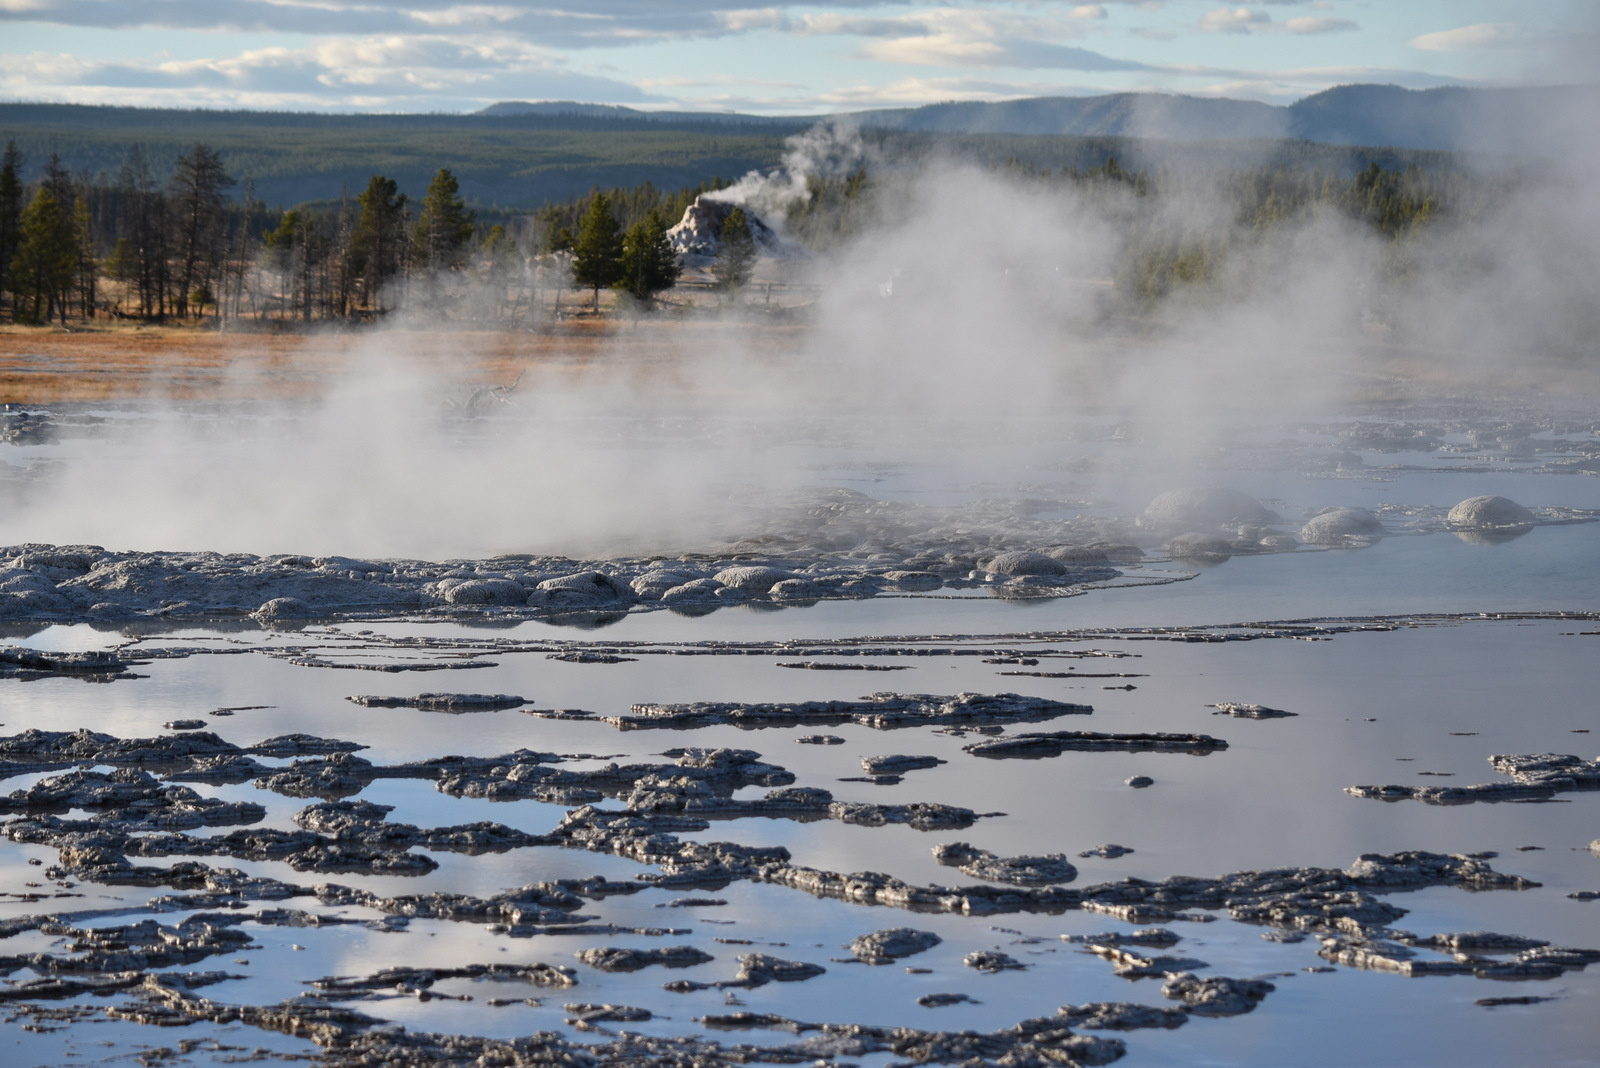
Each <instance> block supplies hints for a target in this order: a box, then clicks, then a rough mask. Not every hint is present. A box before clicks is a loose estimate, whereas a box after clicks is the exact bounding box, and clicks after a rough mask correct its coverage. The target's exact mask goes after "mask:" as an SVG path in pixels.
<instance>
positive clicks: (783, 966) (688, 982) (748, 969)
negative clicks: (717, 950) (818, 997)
mask: <svg viewBox="0 0 1600 1068" xmlns="http://www.w3.org/2000/svg"><path fill="white" fill-rule="evenodd" d="M707 959H710V958H709V957H708V958H707ZM827 970H828V969H826V968H824V967H823V966H822V965H820V964H809V963H807V962H805V961H800V960H784V959H783V958H781V957H773V956H769V955H768V954H766V953H746V954H744V955H742V956H741V957H740V958H739V973H738V975H736V976H735V977H734V978H732V979H723V980H721V981H720V982H714V983H703V982H698V981H696V980H694V979H675V980H673V981H672V982H670V983H667V984H665V985H664V986H663V987H662V989H664V990H667V991H669V992H671V993H674V994H688V993H692V992H694V991H696V990H754V989H755V988H756V987H758V986H766V985H767V984H768V983H800V982H804V981H805V980H807V979H815V978H816V977H817V976H819V975H822V974H824V973H825V972H826V971H827Z"/></svg>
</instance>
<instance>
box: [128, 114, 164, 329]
mask: <svg viewBox="0 0 1600 1068" xmlns="http://www.w3.org/2000/svg"><path fill="white" fill-rule="evenodd" d="M117 186H118V191H119V193H120V194H121V195H122V196H123V197H124V198H125V199H126V201H127V203H128V205H129V207H128V212H127V214H126V216H125V220H124V223H123V226H124V229H125V233H123V235H122V236H124V237H126V238H127V239H128V240H129V241H131V242H132V244H133V249H134V258H135V262H136V264H137V270H136V272H135V275H134V277H133V278H132V279H131V281H132V282H133V283H134V285H135V287H136V289H137V291H138V294H139V314H140V315H142V316H144V317H145V318H146V319H163V318H165V317H166V314H167V276H168V267H169V264H168V260H167V214H168V213H167V198H166V194H164V193H163V192H162V191H161V188H160V186H158V185H157V184H156V181H155V177H154V176H153V175H152V174H151V173H150V167H149V164H147V163H146V162H145V158H144V150H143V149H142V148H141V147H140V146H139V145H138V144H135V145H134V146H133V147H132V148H131V149H129V150H128V158H127V160H126V161H125V162H124V163H123V165H122V169H121V170H120V171H119V172H118V174H117Z"/></svg>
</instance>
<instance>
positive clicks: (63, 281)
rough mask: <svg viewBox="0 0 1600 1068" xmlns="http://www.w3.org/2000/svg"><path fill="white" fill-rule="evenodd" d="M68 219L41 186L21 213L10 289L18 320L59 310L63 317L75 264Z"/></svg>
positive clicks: (39, 318) (41, 317) (36, 319)
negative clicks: (19, 237)
mask: <svg viewBox="0 0 1600 1068" xmlns="http://www.w3.org/2000/svg"><path fill="white" fill-rule="evenodd" d="M69 225H70V223H69V220H68V219H67V217H66V212H64V211H62V210H61V203H60V201H58V200H56V198H55V196H54V195H53V194H52V193H51V192H50V190H49V189H48V188H47V187H45V186H41V187H40V188H39V191H38V192H37V193H35V194H34V197H33V201H32V203H30V204H29V205H28V208H27V210H26V211H24V212H23V213H22V225H21V227H20V231H21V240H20V241H19V242H18V244H17V255H16V258H15V259H14V260H12V275H11V292H12V294H13V295H14V297H15V299H14V301H13V307H14V308H15V309H16V318H17V320H18V321H19V322H27V323H44V322H48V321H49V319H50V316H51V314H52V313H53V312H56V311H59V312H60V314H61V321H62V322H63V323H65V322H66V319H67V291H68V290H69V289H70V288H71V287H72V276H73V273H74V271H76V269H77V266H78V250H77V246H76V243H75V242H73V241H72V240H71V237H70V234H71V231H70V229H69Z"/></svg>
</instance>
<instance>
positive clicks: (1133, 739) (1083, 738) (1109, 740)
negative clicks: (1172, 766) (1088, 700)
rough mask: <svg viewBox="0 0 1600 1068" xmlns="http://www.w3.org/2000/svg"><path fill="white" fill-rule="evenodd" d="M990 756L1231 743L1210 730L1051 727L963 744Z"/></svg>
mask: <svg viewBox="0 0 1600 1068" xmlns="http://www.w3.org/2000/svg"><path fill="white" fill-rule="evenodd" d="M961 748H962V749H964V750H965V751H966V752H968V753H971V754H972V755H973V756H980V757H989V758H990V759H1005V758H1008V757H1009V758H1021V759H1025V760H1036V759H1039V758H1041V757H1053V756H1060V755H1061V754H1062V753H1067V752H1091V753H1096V752H1122V753H1189V754H1192V755H1196V756H1203V755H1204V754H1206V753H1214V752H1216V751H1217V750H1218V749H1226V748H1228V743H1227V742H1225V741H1223V740H1222V739H1221V738H1213V737H1211V735H1209V734H1167V733H1160V734H1102V733H1099V732H1096V731H1051V732H1045V733H1031V734H1013V735H1011V736H1009V737H1006V738H990V739H987V740H985V741H981V742H973V743H972V744H971V745H964V746H962V747H961Z"/></svg>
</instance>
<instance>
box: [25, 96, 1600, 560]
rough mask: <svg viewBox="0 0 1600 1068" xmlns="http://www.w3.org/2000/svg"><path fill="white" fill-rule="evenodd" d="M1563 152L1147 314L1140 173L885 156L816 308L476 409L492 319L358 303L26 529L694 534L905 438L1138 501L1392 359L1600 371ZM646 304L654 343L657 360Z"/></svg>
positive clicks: (1472, 367) (391, 537) (41, 511)
mask: <svg viewBox="0 0 1600 1068" xmlns="http://www.w3.org/2000/svg"><path fill="white" fill-rule="evenodd" d="M1152 151H1153V150H1152ZM1562 158H1563V159H1564V160H1565V161H1566V162H1564V163H1562V164H1559V165H1557V164H1549V165H1548V166H1546V165H1543V164H1541V165H1539V166H1537V167H1533V168H1531V169H1532V170H1533V171H1534V172H1535V173H1523V174H1522V175H1520V176H1516V177H1514V178H1508V179H1507V188H1508V190H1510V191H1509V192H1507V193H1506V195H1505V196H1504V197H1503V199H1502V200H1501V201H1500V202H1499V203H1497V204H1495V205H1490V206H1487V207H1486V208H1485V210H1484V212H1483V213H1482V215H1481V216H1480V217H1478V218H1476V219H1473V220H1471V221H1470V224H1469V225H1466V226H1463V227H1460V228H1457V229H1454V230H1446V229H1440V230H1438V231H1437V232H1433V233H1429V234H1427V235H1425V236H1424V237H1422V238H1420V239H1418V240H1417V242H1416V243H1415V244H1414V246H1412V247H1410V248H1409V249H1408V250H1407V255H1408V256H1409V257H1410V260H1409V261H1408V262H1409V263H1410V266H1409V267H1408V268H1407V270H1406V272H1405V273H1403V274H1401V275H1397V274H1396V272H1395V269H1394V262H1395V259H1394V258H1395V256H1396V247H1395V245H1394V244H1393V242H1390V241H1387V240H1385V239H1383V238H1381V237H1379V236H1377V235H1375V234H1374V233H1373V232H1372V231H1371V230H1370V228H1362V227H1360V226H1358V225H1357V224H1355V223H1352V222H1349V221H1347V220H1344V219H1341V218H1337V217H1333V216H1331V215H1326V214H1320V215H1319V214H1313V215H1311V216H1309V217H1308V218H1306V219H1305V220H1303V221H1302V222H1300V223H1298V224H1295V225H1292V226H1286V227H1283V228H1281V230H1280V231H1278V232H1275V233H1273V234H1272V235H1270V236H1269V237H1266V238H1260V237H1255V238H1252V239H1251V240H1250V241H1248V242H1246V241H1244V240H1243V238H1241V241H1240V247H1245V246H1246V245H1248V247H1249V249H1250V250H1251V251H1250V254H1249V255H1248V256H1239V257H1237V258H1235V259H1233V260H1232V261H1230V263H1229V264H1228V265H1226V267H1225V268H1224V269H1223V270H1221V271H1220V272H1219V273H1218V276H1217V277H1216V279H1214V283H1213V284H1212V285H1209V286H1207V287H1203V288H1195V289H1192V290H1190V291H1186V292H1184V293H1179V294H1175V295H1172V296H1170V297H1168V298H1167V299H1165V300H1164V301H1161V302H1159V303H1157V304H1155V305H1152V306H1148V307H1144V308H1141V309H1139V310H1138V312H1137V314H1135V313H1134V312H1133V311H1131V310H1130V307H1129V305H1128V304H1127V302H1126V300H1125V299H1124V298H1125V294H1124V293H1122V292H1119V288H1118V285H1117V284H1116V279H1115V273H1116V269H1117V266H1116V265H1117V264H1118V262H1119V258H1120V257H1121V256H1122V255H1123V253H1124V252H1125V248H1124V243H1125V241H1126V240H1127V225H1126V224H1127V220H1128V218H1129V217H1130V213H1131V212H1132V211H1134V210H1135V208H1137V207H1138V205H1137V204H1136V203H1134V201H1133V199H1132V198H1134V197H1135V195H1136V194H1134V193H1133V192H1125V193H1119V194H1116V195H1100V196H1097V197H1087V196H1084V195H1081V194H1079V193H1076V192H1074V191H1073V189H1072V188H1071V187H1070V186H1064V185H1059V184H1058V185H1038V184H1033V185H1030V184H1027V183H1019V182H1016V181H1012V180H1009V179H1007V178H1005V177H1004V176H1002V175H1000V174H998V173H996V172H994V171H992V170H987V169H983V168H977V167H973V166H971V165H965V164H959V163H946V164H940V165H931V166H924V167H920V168H917V169H915V170H910V169H908V170H906V171H904V172H896V171H894V170H892V169H890V168H887V167H879V168H878V169H877V170H875V171H874V182H875V193H874V196H875V198H876V199H875V203H876V204H877V206H878V212H879V219H878V222H877V224H876V225H874V226H872V227H870V228H868V229H867V230H866V231H865V232H862V233H860V234H858V235H857V236H856V237H855V238H854V240H852V241H851V242H849V243H848V244H846V245H844V246H843V247H841V248H838V249H836V250H834V251H833V252H830V253H829V254H827V255H826V256H825V257H818V258H816V259H814V260H813V261H812V262H810V263H809V264H808V265H805V266H803V267H798V268H796V269H797V270H799V271H800V272H801V277H802V279H803V280H804V281H806V282H808V283H810V284H812V285H814V286H815V287H816V289H815V294H816V295H815V298H814V301H811V302H810V306H809V309H808V310H806V311H804V312H803V313H802V314H803V315H804V316H805V318H804V322H805V323H806V324H808V325H806V326H805V327H803V328H796V327H793V326H789V325H787V321H786V322H785V324H780V326H774V325H772V323H771V321H770V320H769V319H767V318H763V317H762V316H758V315H751V316H747V317H741V316H739V315H737V314H729V315H727V316H725V317H724V318H723V319H722V320H721V321H720V322H719V323H717V324H715V325H707V324H706V323H704V322H695V321H690V322H688V323H673V322H664V323H655V324H652V323H651V322H650V321H645V322H643V323H641V324H640V325H638V326H627V327H620V328H619V332H618V335H617V337H618V350H619V351H618V354H617V355H616V356H615V357H614V358H610V359H603V360H599V361H597V362H596V363H595V365H593V366H592V367H591V368H590V369H588V370H586V371H582V372H571V371H567V370H563V371H556V370H553V369H551V368H549V367H548V366H546V365H545V364H544V363H541V362H540V361H537V360H532V359H530V360H529V361H528V365H527V370H526V375H525V378H524V380H523V381H522V383H521V384H520V386H519V387H518V389H517V390H516V391H515V392H514V393H513V394H511V395H510V396H509V397H508V399H509V401H510V402H511V403H509V404H506V405H496V406H494V407H493V408H492V410H488V411H477V412H463V411H461V410H459V409H456V410H452V409H449V408H447V407H446V406H445V405H443V404H442V403H441V400H442V398H449V397H461V396H463V395H465V394H466V392H467V391H468V390H469V389H470V387H471V386H472V385H473V383H470V382H466V381H464V380H463V379H462V377H461V376H460V374H459V373H458V372H456V371H454V370H453V360H452V358H451V357H452V355H454V354H452V353H450V351H449V347H450V346H451V345H454V344H470V343H471V341H470V338H471V335H467V334H463V335H458V336H452V335H449V334H440V333H431V334H430V333H425V332H419V330H418V329H417V328H418V327H420V326H425V325H426V324H428V323H429V322H430V321H431V318H432V317H431V316H430V315H429V313H428V312H427V311H423V312H420V313H414V314H413V316H412V318H411V319H410V322H409V324H408V323H406V322H401V323H399V324H398V325H396V326H393V327H384V328H378V329H374V330H372V331H370V332H367V333H364V334H361V335H356V336H354V337H353V338H352V339H351V340H350V342H349V344H348V346H347V352H346V357H345V361H344V365H343V367H342V369H341V371H340V373H339V374H337V375H336V376H335V378H334V380H333V381H331V382H330V383H329V384H328V385H327V387H326V389H325V390H324V391H323V393H322V395H321V396H320V397H319V398H318V399H317V400H316V401H315V402H313V403H310V404H303V405H295V406H288V405H272V404H265V403H263V404H258V405H253V406H250V407H248V408H241V409H233V410H228V411H220V410H207V411H202V412H197V411H195V410H192V409H182V408H179V407H178V406H177V405H173V404H164V403H161V399H160V398H148V400H149V401H150V402H151V404H152V409H151V410H150V411H149V412H148V413H147V417H144V416H142V417H141V418H138V419H114V420H113V421H112V428H111V429H109V430H108V431H106V432H105V433H104V434H103V435H102V436H100V437H98V438H91V439H87V440H76V441H68V442H67V443H66V444H64V445H63V446H61V448H60V452H61V455H62V457H63V459H65V460H66V464H65V467H64V470H62V471H61V472H60V474H59V476H58V477H55V478H53V479H49V480H46V481H42V482H35V483H32V484H29V485H27V486H26V487H24V488H21V489H14V490H13V491H12V499H11V501H10V506H9V507H7V508H6V509H5V512H4V514H3V516H0V541H4V542H11V543H20V542H25V541H51V542H58V543H73V542H90V543H98V544H103V545H106V546H107V547H109V548H115V549H176V548H196V549H198V548H210V549H219V550H230V551H250V552H258V553H270V552H306V553H343V554H347V555H361V554H364V555H372V556H380V555H381V556H412V557H426V558H434V559H438V558H451V557H481V556H485V555H490V554H494V553H502V552H559V553H565V554H569V555H573V556H583V557H598V556H604V555H613V554H644V553H655V552H659V553H677V552H682V551H686V550H698V549H708V548H713V547H716V546H719V545H723V544H726V543H728V542H730V541H732V540H735V539H737V538H739V537H741V536H744V535H746V534H748V533H750V532H751V531H752V530H755V529H758V528H759V529H771V528H772V526H773V524H774V523H779V522H781V516H782V515H784V514H787V513H786V512H785V509H790V508H800V509H801V510H802V511H803V508H804V504H803V498H804V495H805V494H806V493H811V492H815V491H818V490H821V489H826V488H829V487H837V486H846V487H847V488H851V489H855V490H862V489H865V490H866V491H867V492H868V493H869V494H871V493H872V485H871V483H870V482H869V481H865V480H867V479H870V478H871V477H873V474H872V473H873V472H874V471H881V470H885V469H890V468H892V469H894V470H895V471H897V472H898V473H899V476H900V478H899V481H898V482H896V483H895V490H894V492H896V493H897V494H899V495H900V497H901V498H902V499H903V500H908V501H910V500H914V501H916V502H919V503H922V504H938V503H941V502H948V501H952V500H955V499H957V498H962V499H971V498H972V497H973V496H974V495H977V496H984V495H987V496H989V497H993V498H996V499H997V500H1001V501H1003V500H1004V499H1008V498H1009V499H1015V498H1017V497H1022V496H1030V495H1033V494H1035V493H1037V492H1038V491H1037V489H1036V488H1030V487H1033V486H1034V484H1036V483H1038V482H1040V481H1041V480H1044V481H1048V482H1049V483H1050V486H1049V492H1051V493H1055V494H1058V495H1059V494H1061V493H1062V492H1064V491H1072V492H1075V493H1077V494H1078V495H1080V496H1082V497H1084V498H1090V499H1095V500H1098V501H1101V502H1109V504H1108V506H1109V507H1117V508H1122V509H1123V510H1124V514H1129V513H1130V512H1131V511H1133V510H1137V508H1138V507H1139V506H1140V505H1142V504H1143V502H1144V501H1145V500H1147V499H1148V497H1149V496H1150V495H1151V494H1152V493H1153V492H1154V491H1156V490H1159V489H1164V488H1168V487H1170V486H1173V485H1182V484H1185V483H1186V482H1190V481H1193V480H1194V479H1196V478H1198V477H1200V473H1201V472H1206V474H1205V480H1206V481H1209V482H1216V481H1223V480H1225V477H1226V476H1225V474H1224V475H1220V476H1219V474H1218V473H1217V472H1215V471H1214V470H1210V471H1207V469H1208V468H1211V467H1212V466H1213V465H1214V464H1215V463H1216V462H1217V457H1218V456H1219V455H1220V454H1221V453H1220V450H1221V448H1222V447H1223V446H1224V445H1225V444H1227V443H1228V442H1230V441H1232V440H1234V439H1235V438H1237V437H1238V436H1239V435H1240V434H1242V433H1245V434H1248V433H1256V432H1264V431H1266V430H1269V429H1270V428H1273V427H1281V426H1284V425H1287V424H1289V423H1291V422H1293V421H1294V420H1296V419H1302V418H1306V417H1309V416H1313V415H1316V414H1319V413H1327V412H1331V411H1339V410H1344V409H1345V406H1346V405H1347V404H1348V403H1349V397H1350V393H1349V391H1348V390H1347V388H1346V387H1347V386H1348V385H1349V383H1350V382H1351V381H1352V376H1354V375H1377V376H1378V377H1376V378H1370V379H1368V381H1382V382H1384V383H1385V388H1386V389H1389V390H1391V392H1392V391H1394V390H1396V389H1398V388H1400V387H1398V386H1396V385H1394V373H1395V371H1396V369H1399V370H1402V371H1405V372H1406V373H1416V372H1418V371H1419V370H1421V371H1423V372H1425V374H1424V377H1427V376H1433V377H1448V376H1449V375H1453V374H1454V375H1459V374H1462V373H1466V372H1471V373H1481V372H1483V371H1484V370H1485V369H1492V370H1494V371H1496V372H1497V373H1499V374H1501V376H1502V378H1504V379H1506V380H1508V381H1514V382H1516V383H1518V384H1519V385H1521V386H1528V387H1533V386H1548V385H1551V384H1556V385H1562V384H1570V383H1571V382H1573V381H1574V380H1575V378H1576V376H1578V375H1579V374H1589V373H1591V372H1592V369H1593V368H1594V366H1595V363H1596V354H1595V352H1594V338H1596V337H1597V336H1600V321H1597V312H1596V302H1595V301H1594V300H1593V298H1592V287H1593V279H1594V278H1595V277H1596V276H1597V273H1596V272H1597V269H1600V254H1597V249H1600V192H1597V190H1596V185H1595V183H1594V182H1593V181H1592V180H1591V179H1590V178H1588V177H1586V176H1589V175H1592V174H1593V173H1595V171H1594V169H1593V168H1594V166H1595V164H1596V163H1597V162H1600V160H1597V158H1596V155H1595V153H1594V151H1593V145H1592V144H1590V145H1569V146H1567V147H1566V149H1565V155H1564V156H1563V157H1562ZM864 162H866V163H869V164H873V165H874V166H877V163H875V162H874V161H873V159H872V155H871V153H870V152H869V151H868V149H867V148H866V147H865V146H864V145H863V143H862V141H861V139H860V137H859V135H858V134H857V133H856V132H855V131H854V130H853V129H852V128H850V127H849V126H847V125H841V124H832V125H827V126H821V127H818V128H817V129H815V130H812V131H811V132H809V133H807V134H805V135H803V136H801V137H798V138H796V139H795V140H794V141H793V142H792V144H791V146H790V151H789V153H788V156H787V157H786V163H785V167H784V168H783V169H781V170H780V171H779V172H777V173H775V174H768V175H750V176H747V177H746V178H745V179H743V180H741V181H740V182H738V183H737V184H735V185H734V186H732V187H731V188H729V189H727V190H725V191H723V192H722V193H720V194H719V196H720V197H722V198H723V199H727V200H733V201H737V202H739V203H742V204H746V205H749V206H750V207H752V208H753V209H754V210H756V211H757V212H759V213H761V214H762V215H763V216H765V217H767V218H768V219H770V220H773V221H781V220H782V218H783V216H784V213H785V211H786V210H787V208H788V206H789V205H791V204H793V203H795V202H796V201H797V200H800V199H803V198H804V197H806V196H808V195H809V193H810V189H811V184H810V180H811V179H812V178H814V177H828V176H835V175H838V174H841V173H848V172H850V171H852V170H853V169H855V168H857V167H859V166H861V165H862V164H863V163H864ZM1529 169H1530V168H1528V167H1524V171H1528V170H1529ZM1161 211H1162V213H1163V216H1162V218H1161V219H1160V225H1162V226H1169V227H1172V228H1173V229H1174V231H1175V232H1184V231H1185V229H1186V228H1188V229H1194V228H1199V227H1204V226H1218V225H1223V226H1226V225H1228V223H1227V222H1226V221H1225V219H1224V215H1225V211H1224V207H1223V205H1222V204H1221V203H1220V202H1219V201H1218V200H1216V199H1214V198H1208V197H1207V196H1206V195H1205V193H1204V191H1203V189H1202V188H1201V187H1200V186H1199V185H1197V186H1195V187H1194V189H1192V190H1191V191H1189V192H1187V193H1185V194H1184V195H1182V196H1177V197H1173V198H1171V199H1170V201H1168V202H1165V203H1164V204H1163V205H1162V207H1161ZM1397 277H1398V278H1399V281H1398V282H1397V281H1396V279H1397ZM807 292H808V293H809V292H811V291H809V290H808V291H807ZM641 335H642V336H645V337H647V338H648V339H649V344H650V346H653V347H651V348H650V350H649V351H650V352H651V354H652V355H651V359H650V363H649V368H648V370H640V368H639V367H638V366H637V365H635V364H633V363H631V362H630V361H632V360H634V359H635V356H636V353H637V352H638V351H639V348H638V339H639V338H640V336H641ZM236 343H237V344H238V345H240V346H248V345H250V344H251V340H250V338H249V337H248V336H241V337H239V338H238V339H237V342H236ZM480 384H481V383H480ZM846 478H848V479H849V480H850V481H848V482H846V481H843V480H844V479H846ZM994 507H996V508H1001V509H1003V508H1004V507H1006V505H1004V504H1003V503H997V504H996V505H995V506H994ZM775 517H777V518H775Z"/></svg>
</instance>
